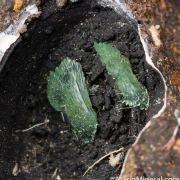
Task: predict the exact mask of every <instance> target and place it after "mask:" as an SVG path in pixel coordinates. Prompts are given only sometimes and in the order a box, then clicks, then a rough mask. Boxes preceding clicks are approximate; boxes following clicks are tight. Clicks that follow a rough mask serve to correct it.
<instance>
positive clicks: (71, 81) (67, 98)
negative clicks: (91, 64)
mask: <svg viewBox="0 0 180 180" xmlns="http://www.w3.org/2000/svg"><path fill="white" fill-rule="evenodd" d="M47 97H48V100H49V102H50V104H51V105H52V106H53V107H54V109H55V110H56V111H63V112H65V113H66V115H67V117H68V119H69V120H70V122H71V125H72V128H73V131H74V133H75V135H76V136H77V137H78V139H79V140H80V141H82V142H83V143H84V144H86V143H91V142H92V141H93V140H94V137H95V133H96V129H97V116H96V113H95V111H94V110H93V109H92V104H91V101H90V98H89V94H88V90H87V87H86V83H85V77H84V74H83V71H82V67H81V65H80V64H79V63H78V62H76V61H73V60H71V59H69V58H66V59H64V60H63V61H62V63H61V64H60V65H59V66H58V67H56V69H55V71H53V72H50V74H49V76H48V83H47Z"/></svg>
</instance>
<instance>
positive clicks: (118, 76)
mask: <svg viewBox="0 0 180 180" xmlns="http://www.w3.org/2000/svg"><path fill="white" fill-rule="evenodd" d="M94 48H95V49H96V52H97V54H98V55H99V57H100V60H101V62H102V64H103V65H104V66H105V67H106V69H107V72H108V74H109V75H111V76H112V78H113V79H114V80H115V90H116V94H117V96H119V97H121V98H122V102H123V103H125V104H126V105H129V106H130V107H140V109H147V108H148V107H149V95H148V92H147V89H146V88H145V87H144V86H143V85H142V84H141V83H140V82H139V81H138V79H137V77H136V76H135V75H134V73H133V71H132V69H131V65H130V63H129V60H128V58H127V57H125V56H123V55H122V54H121V53H120V51H119V50H118V49H116V48H114V47H113V46H112V45H111V44H106V43H95V44H94Z"/></svg>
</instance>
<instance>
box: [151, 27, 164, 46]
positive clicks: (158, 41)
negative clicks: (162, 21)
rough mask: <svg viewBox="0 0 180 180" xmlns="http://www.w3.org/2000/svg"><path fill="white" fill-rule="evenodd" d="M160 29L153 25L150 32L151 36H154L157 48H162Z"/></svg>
mask: <svg viewBox="0 0 180 180" xmlns="http://www.w3.org/2000/svg"><path fill="white" fill-rule="evenodd" d="M159 29H160V27H159V26H157V25H156V26H154V25H152V26H151V27H150V28H149V31H150V32H151V36H152V39H153V41H154V44H155V46H157V47H160V46H161V45H162V42H161V39H160V37H159Z"/></svg>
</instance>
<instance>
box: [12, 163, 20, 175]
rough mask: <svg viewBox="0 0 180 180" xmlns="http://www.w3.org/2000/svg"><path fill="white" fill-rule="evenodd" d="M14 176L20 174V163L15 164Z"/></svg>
mask: <svg viewBox="0 0 180 180" xmlns="http://www.w3.org/2000/svg"><path fill="white" fill-rule="evenodd" d="M12 174H13V176H17V175H18V174H19V167H18V163H16V164H15V166H14V168H13V171H12Z"/></svg>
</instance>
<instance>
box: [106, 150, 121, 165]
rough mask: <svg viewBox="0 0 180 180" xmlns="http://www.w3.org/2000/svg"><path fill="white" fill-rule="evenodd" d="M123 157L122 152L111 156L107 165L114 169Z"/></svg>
mask: <svg viewBox="0 0 180 180" xmlns="http://www.w3.org/2000/svg"><path fill="white" fill-rule="evenodd" d="M122 157H123V154H122V152H120V153H118V154H117V155H114V154H111V155H110V157H109V164H110V165H111V166H112V167H116V166H117V165H119V163H120V162H119V161H120V160H121V158H122Z"/></svg>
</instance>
